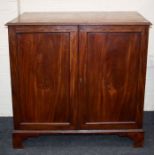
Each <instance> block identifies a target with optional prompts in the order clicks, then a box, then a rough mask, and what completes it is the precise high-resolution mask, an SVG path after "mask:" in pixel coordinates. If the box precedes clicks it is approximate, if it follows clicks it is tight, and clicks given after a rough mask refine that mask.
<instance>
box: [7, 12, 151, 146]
mask: <svg viewBox="0 0 155 155" xmlns="http://www.w3.org/2000/svg"><path fill="white" fill-rule="evenodd" d="M60 15H61V16H60ZM77 15H79V16H78V17H77ZM91 15H92V16H93V17H96V18H93V20H92V22H91V21H90V16H91ZM125 15H127V16H128V17H129V18H128V19H127V18H126V19H125ZM43 17H44V18H43ZM56 17H57V18H56ZM73 17H75V18H73ZM79 17H80V18H81V19H80V18H79ZM60 19H62V20H60ZM91 19H92V18H91ZM62 22H63V23H62ZM7 25H8V29H9V45H10V46H9V47H10V65H11V81H12V96H13V115H14V131H13V147H14V148H22V147H23V146H22V142H23V140H25V139H27V138H29V137H34V136H39V135H45V134H91V133H93V134H94V133H95V134H117V135H120V136H127V137H129V138H131V139H132V140H133V141H134V146H135V147H141V146H143V141H144V132H143V129H142V120H143V105H144V89H145V76H146V63H147V44H148V28H149V22H148V21H147V20H145V19H144V18H142V17H141V16H140V15H138V14H137V13H133V12H132V13H129V12H128V13H125V12H124V13H120V12H118V13H116V14H114V13H73V14H68V13H66V14H64V16H62V13H53V14H47V13H26V14H24V15H21V16H20V17H18V19H16V20H14V21H12V22H9V23H8V24H7Z"/></svg>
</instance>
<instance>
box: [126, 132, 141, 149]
mask: <svg viewBox="0 0 155 155" xmlns="http://www.w3.org/2000/svg"><path fill="white" fill-rule="evenodd" d="M128 137H129V138H131V139H132V140H133V142H134V143H133V146H134V147H143V145H144V132H137V133H129V134H128Z"/></svg>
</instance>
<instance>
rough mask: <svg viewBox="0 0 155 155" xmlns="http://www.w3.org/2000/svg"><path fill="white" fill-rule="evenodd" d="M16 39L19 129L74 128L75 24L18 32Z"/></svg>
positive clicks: (75, 102)
mask: <svg viewBox="0 0 155 155" xmlns="http://www.w3.org/2000/svg"><path fill="white" fill-rule="evenodd" d="M62 29H63V28H62ZM39 30H40V29H39ZM27 31H28V30H27ZM35 31H36V30H35ZM16 39H17V55H18V67H19V68H18V69H19V72H18V76H19V87H20V88H19V89H20V91H19V93H20V107H19V108H20V111H21V119H20V122H19V126H20V129H57V128H58V129H74V128H76V114H77V112H76V109H74V108H76V104H77V101H76V100H77V98H76V93H77V90H76V85H77V75H76V74H77V69H76V66H77V55H76V54H77V29H76V27H74V30H73V31H72V30H68V29H67V30H66V32H61V31H60V30H57V31H56V30H54V32H41V31H39V32H35V33H34V32H33V31H32V30H31V32H26V33H22V32H21V33H17V34H16Z"/></svg>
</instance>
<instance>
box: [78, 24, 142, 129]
mask: <svg viewBox="0 0 155 155" xmlns="http://www.w3.org/2000/svg"><path fill="white" fill-rule="evenodd" d="M83 27H84V26H83ZM83 27H81V31H80V54H79V77H80V95H79V103H80V110H79V111H80V112H79V119H80V120H81V122H80V128H81V129H89V128H91V129H114V128H135V127H136V113H137V103H136V98H137V80H138V76H137V74H138V69H139V62H138V60H139V59H138V57H139V50H140V33H139V32H134V33H133V32H116V29H115V32H110V31H109V32H107V29H106V32H104V30H102V31H101V32H99V30H97V32H95V30H94V29H93V31H91V30H90V28H89V29H88V31H87V27H84V28H83Z"/></svg>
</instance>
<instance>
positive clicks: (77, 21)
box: [6, 12, 151, 25]
mask: <svg viewBox="0 0 155 155" xmlns="http://www.w3.org/2000/svg"><path fill="white" fill-rule="evenodd" d="M150 24H151V23H150V22H149V21H148V20H146V19H145V18H144V17H143V16H141V15H140V14H139V13H138V12H26V13H23V14H21V15H20V16H18V17H17V18H15V19H14V20H12V21H10V22H8V23H7V24H6V25H150Z"/></svg>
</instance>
